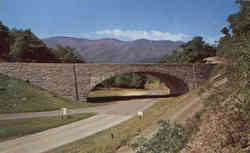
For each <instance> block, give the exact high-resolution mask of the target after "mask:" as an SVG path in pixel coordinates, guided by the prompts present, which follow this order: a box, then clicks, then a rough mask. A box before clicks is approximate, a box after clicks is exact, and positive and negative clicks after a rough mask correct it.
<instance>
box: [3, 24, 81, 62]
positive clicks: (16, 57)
mask: <svg viewBox="0 0 250 153" xmlns="http://www.w3.org/2000/svg"><path fill="white" fill-rule="evenodd" d="M1 61H2V62H3V61H4V62H42V63H51V62H53V63H82V62H84V60H83V57H82V56H80V54H78V53H77V52H76V50H75V49H74V48H71V47H67V46H66V47H63V46H61V45H58V46H57V47H56V48H55V49H53V48H48V47H47V45H46V44H45V43H44V42H43V41H42V40H40V39H39V38H38V37H37V36H36V35H35V34H34V33H33V32H32V31H31V29H25V30H23V29H16V28H12V29H9V28H8V27H7V26H5V25H4V24H3V23H2V22H1V21H0V62H1Z"/></svg>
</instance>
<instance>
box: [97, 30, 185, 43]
mask: <svg viewBox="0 0 250 153" xmlns="http://www.w3.org/2000/svg"><path fill="white" fill-rule="evenodd" d="M95 34H96V35H97V36H98V37H111V38H116V39H120V40H137V39H149V40H172V41H183V40H186V38H187V36H186V35H185V34H172V33H169V32H161V31H157V30H152V31H144V30H120V29H106V30H103V31H96V32H95Z"/></svg>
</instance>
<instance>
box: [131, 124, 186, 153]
mask: <svg viewBox="0 0 250 153" xmlns="http://www.w3.org/2000/svg"><path fill="white" fill-rule="evenodd" d="M159 125H160V128H159V130H158V131H157V133H156V134H155V135H154V136H153V137H152V138H150V139H147V138H145V137H140V138H138V139H137V141H136V142H135V143H133V144H132V145H131V147H132V148H133V149H135V150H136V151H137V153H166V152H171V153H177V152H179V151H180V150H181V149H182V148H184V147H185V145H186V143H187V136H186V134H185V129H184V127H183V126H182V125H180V124H176V123H174V124H170V122H169V121H159Z"/></svg>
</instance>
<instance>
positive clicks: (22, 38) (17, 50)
mask: <svg viewBox="0 0 250 153" xmlns="http://www.w3.org/2000/svg"><path fill="white" fill-rule="evenodd" d="M10 36H11V44H10V45H11V46H10V56H11V57H12V61H19V62H50V61H56V57H55V55H54V53H53V52H51V50H50V49H49V48H48V47H47V46H46V45H45V44H44V43H43V42H42V41H41V40H40V39H39V38H38V37H36V36H35V35H34V34H33V33H32V32H31V30H30V29H27V30H16V29H13V30H11V33H10Z"/></svg>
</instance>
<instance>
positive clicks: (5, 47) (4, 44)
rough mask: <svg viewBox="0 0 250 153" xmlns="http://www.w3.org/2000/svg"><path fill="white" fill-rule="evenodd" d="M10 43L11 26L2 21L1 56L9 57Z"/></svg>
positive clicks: (0, 28)
mask: <svg viewBox="0 0 250 153" xmlns="http://www.w3.org/2000/svg"><path fill="white" fill-rule="evenodd" d="M9 43H10V36H9V28H8V27H6V26H5V25H3V23H2V22H1V21H0V58H1V57H2V58H8V54H9Z"/></svg>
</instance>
